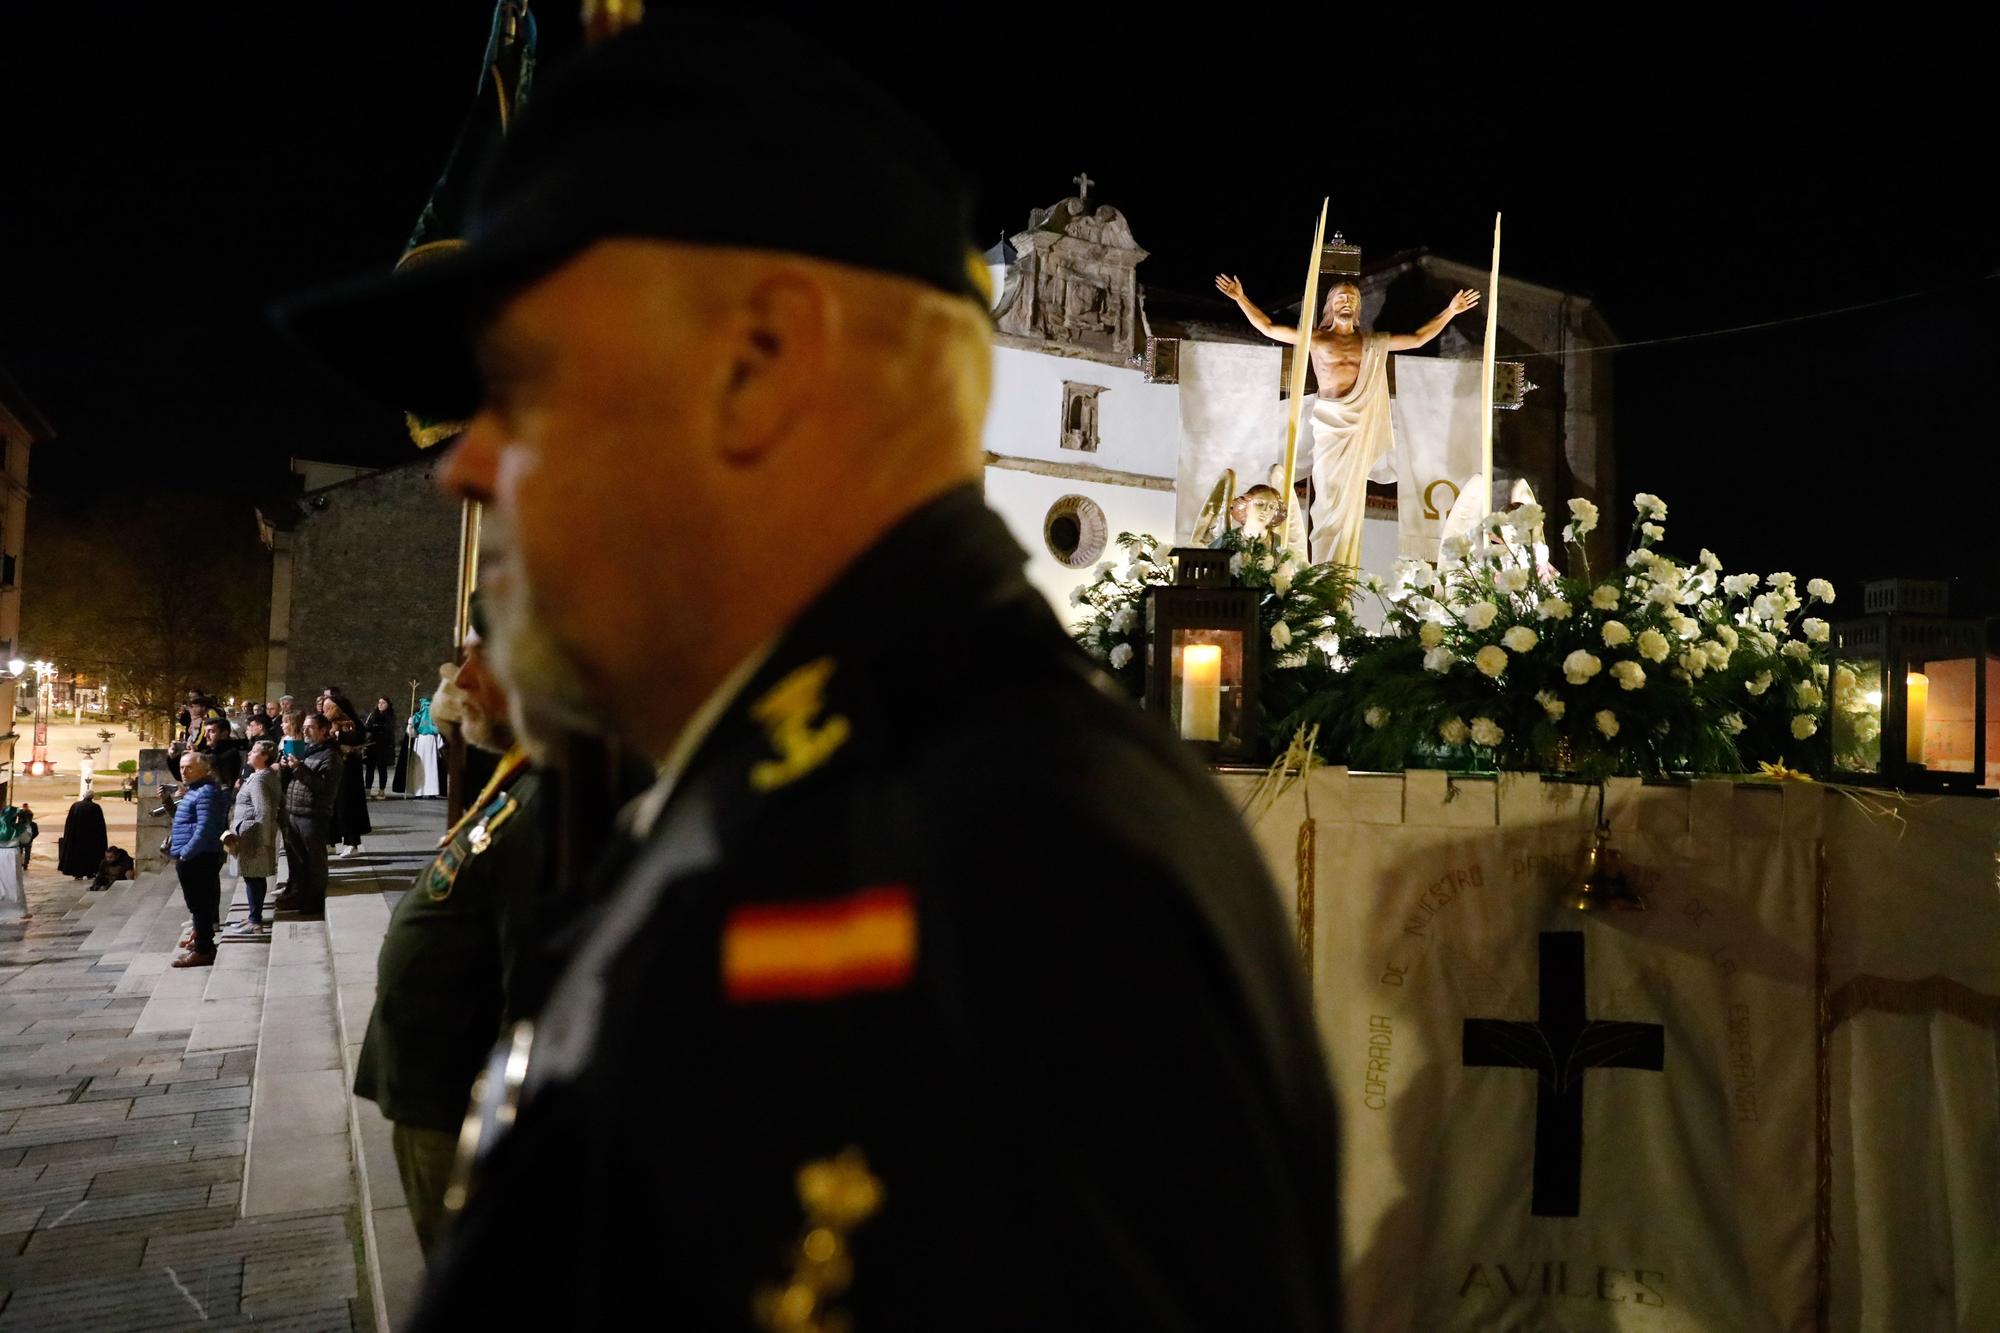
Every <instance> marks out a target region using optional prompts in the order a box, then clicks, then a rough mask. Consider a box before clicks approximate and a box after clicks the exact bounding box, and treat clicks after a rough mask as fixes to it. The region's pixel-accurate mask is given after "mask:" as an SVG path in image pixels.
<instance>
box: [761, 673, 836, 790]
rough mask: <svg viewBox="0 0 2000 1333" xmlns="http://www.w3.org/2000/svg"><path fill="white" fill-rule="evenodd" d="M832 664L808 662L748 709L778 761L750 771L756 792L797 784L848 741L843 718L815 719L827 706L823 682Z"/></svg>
mask: <svg viewBox="0 0 2000 1333" xmlns="http://www.w3.org/2000/svg"><path fill="white" fill-rule="evenodd" d="M835 665H836V664H835V662H834V660H833V659H832V658H831V657H822V658H820V659H819V660H818V661H816V662H808V663H807V664H806V665H804V666H802V667H800V668H799V669H798V670H796V671H794V672H792V673H791V674H789V675H787V676H786V677H785V678H784V679H783V680H781V681H779V682H778V683H777V684H776V685H773V686H772V687H771V689H770V691H769V692H768V693H766V694H765V695H764V697H763V698H761V699H759V700H758V701H757V702H756V703H755V704H753V705H752V706H751V709H750V716H752V717H754V718H756V719H757V721H758V722H759V723H760V724H762V726H763V728H764V734H765V736H766V737H767V738H769V740H770V742H771V748H772V749H773V750H776V751H777V752H778V757H777V758H776V759H767V760H765V761H764V762H763V763H760V764H758V765H756V766H755V767H754V768H752V769H751V770H750V786H751V787H752V788H754V789H755V790H757V791H776V790H777V789H778V788H780V787H783V786H786V785H788V784H790V783H793V782H797V781H798V780H799V779H800V778H802V777H804V776H805V775H806V774H808V773H810V772H812V771H813V770H814V769H816V768H818V767H819V766H820V765H821V764H823V763H825V762H826V761H827V760H828V759H829V758H831V757H832V756H833V752H834V751H836V750H838V749H839V748H840V747H841V746H842V745H844V744H846V743H847V737H848V733H849V732H850V731H851V730H852V728H851V727H850V726H849V724H848V721H847V719H846V718H844V717H837V716H836V717H829V718H827V719H826V720H825V721H817V720H816V719H818V718H819V716H820V714H821V712H823V711H824V710H825V708H826V683H827V681H829V680H831V679H832V678H833V672H834V667H835Z"/></svg>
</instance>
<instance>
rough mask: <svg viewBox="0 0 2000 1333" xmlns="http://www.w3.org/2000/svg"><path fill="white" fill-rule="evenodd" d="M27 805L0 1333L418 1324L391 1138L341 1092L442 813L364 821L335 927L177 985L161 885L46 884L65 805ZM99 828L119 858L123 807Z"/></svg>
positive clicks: (380, 807)
mask: <svg viewBox="0 0 2000 1333" xmlns="http://www.w3.org/2000/svg"><path fill="white" fill-rule="evenodd" d="M121 757H123V756H121ZM72 781H73V779H72ZM73 797H74V788H73V787H72V788H71V790H70V792H69V793H68V798H73ZM31 799H32V800H33V801H34V804H35V807H36V811H37V814H38V816H39V817H40V821H41V825H42V830H43V834H42V839H41V841H40V842H39V843H38V845H37V849H36V853H37V854H36V857H35V863H34V865H33V866H32V867H31V871H30V877H29V884H28V906H29V911H30V913H31V916H30V919H28V920H26V921H21V922H5V923H0V1333H12V1331H13V1330H17V1329H77V1330H91V1331H92V1333H117V1331H118V1330H139V1329H179V1328H196V1327H202V1328H210V1327H244V1328H259V1329H292V1330H301V1331H304V1330H335V1329H338V1330H349V1329H355V1330H361V1329H374V1328H377V1327H378V1326H379V1323H378V1321H379V1320H381V1319H382V1318H384V1317H385V1316H386V1317H387V1318H389V1319H394V1318H395V1317H396V1316H397V1315H399V1314H400V1313H402V1312H403V1311H405V1310H407V1308H408V1305H409V1302H410V1299H411V1296H412V1295H413V1293H414V1291H415V1289H416V1284H417V1281H418V1279H419V1277H420V1275H421V1263H420V1260H419V1259H418V1258H417V1250H416V1242H415V1238H414V1235H413V1234H411V1232H410V1228H409V1221H408V1217H407V1214H406V1212H404V1210H403V1208H402V1198H401V1191H400V1187H399V1186H398V1185H397V1183H396V1174H395V1168H394V1163H393V1160H391V1158H390V1156H389V1147H388V1127H387V1124H386V1122H384V1121H382V1119H381V1117H380V1116H379V1115H378V1114H376V1113H375V1111H374V1108H373V1106H372V1105H371V1104H369V1103H365V1102H363V1103H355V1102H354V1101H353V1100H352V1099H351V1098H350V1097H349V1096H348V1093H347V1089H348V1087H349V1086H350V1084H351V1078H352V1071H353V1057H354V1054H355V1052H356V1051H357V1050H358V1047H359V1043H360V1041H361V1035H362V1032H363V1030H364V1029H365V1025H366V1023H367V1017H368V1009H369V1006H370V1005H372V1003H373V1000H374V965H375V950H376V949H377V948H378V947H379V945H380V941H381V937H382V931H383V929H384V927H386V925H387V923H388V918H389V911H390V909H391V907H392V906H393V905H394V902H395V900H396V899H397V898H398V897H400V895H401V894H402V893H403V891H404V890H405V889H406V888H407V887H408V885H409V883H410V880H411V877H412V876H413V875H414V874H415V872H416V871H417V869H418V868H419V867H420V866H421V865H423V864H424V863H425V862H426V861H427V860H428V859H429V856H430V854H431V850H432V849H433V848H434V846H435V844H436V841H437V837H438V835H439V833H440V832H441V831H442V828H443V822H444V806H443V802H441V801H402V800H395V799H391V800H385V801H376V802H371V803H370V805H369V813H370V815H371V816H372V817H373V819H374V821H375V825H376V832H375V833H374V834H373V835H372V836H370V837H369V838H368V839H367V840H366V851H365V852H364V853H363V854H362V855H360V856H356V857H352V858H349V859H346V860H335V861H333V862H332V863H331V866H332V883H331V888H330V893H329V899H328V905H327V919H326V920H325V921H323V922H320V921H293V920H286V919H281V920H280V922H279V924H278V926H277V928H276V929H275V930H274V931H273V933H272V937H271V939H270V941H269V943H241V942H231V943H225V944H223V945H222V946H221V947H220V949H219V951H218V956H217V960H216V964H215V966H214V967H211V968H193V969H185V970H179V971H176V970H174V969H171V968H169V967H168V966H167V964H168V961H169V959H170V958H171V957H172V955H173V953H174V948H175V942H176V939H177V937H178V935H179V933H180V930H181V927H182V922H183V921H184V920H185V919H186V913H185V911H184V909H183V907H182V904H181V901H180V894H179V890H178V886H177V884H176V882H175V880H174V878H173V874H172V871H171V870H168V871H166V872H163V873H155V874H150V875H144V876H141V877H140V878H139V879H137V880H133V881H127V882H125V883H122V884H118V885H115V886H113V887H112V888H111V889H109V890H107V891H105V892H102V893H92V892H89V891H88V888H87V885H86V884H84V883H77V882H75V881H72V880H70V879H67V878H64V877H60V876H57V875H55V873H54V863H55V838H56V835H57V834H58V833H59V832H60V830H61V823H62V816H61V810H62V809H63V808H64V806H66V804H67V799H65V800H63V801H60V802H58V801H56V800H53V799H51V800H48V801H47V804H44V798H43V797H42V796H40V795H39V794H37V795H35V796H34V797H32V798H31ZM105 806H106V814H107V815H108V816H109V817H110V820H109V822H110V829H111V841H112V843H113V844H117V845H123V846H126V847H128V848H130V847H131V846H132V842H131V839H132V837H133V834H132V819H133V813H132V812H133V809H134V807H131V806H127V805H125V803H124V802H121V801H117V800H115V799H114V800H111V801H107V802H106V803H105ZM224 891H225V893H236V895H237V899H236V902H235V905H234V907H233V909H232V912H231V915H232V917H234V918H236V919H241V917H242V915H243V913H244V910H245V908H244V904H243V902H242V900H241V897H240V886H238V885H237V884H236V883H235V882H234V881H233V880H229V879H225V880H224Z"/></svg>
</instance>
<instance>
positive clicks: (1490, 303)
mask: <svg viewBox="0 0 2000 1333" xmlns="http://www.w3.org/2000/svg"><path fill="white" fill-rule="evenodd" d="M1499 345H1500V215H1499V214H1498V213H1495V214H1494V215H1493V272H1492V276H1491V277H1490V278H1489V279H1488V280H1487V283H1486V348H1485V353H1484V361H1485V365H1484V369H1483V373H1482V374H1481V375H1480V377H1479V406H1480V413H1479V477H1480V484H1481V485H1483V486H1484V487H1485V488H1486V501H1485V503H1484V505H1482V506H1481V508H1480V511H1479V512H1480V514H1481V515H1482V516H1483V515H1486V514H1490V513H1492V512H1493V370H1494V364H1495V361H1494V357H1495V353H1496V352H1497V351H1498V349H1499Z"/></svg>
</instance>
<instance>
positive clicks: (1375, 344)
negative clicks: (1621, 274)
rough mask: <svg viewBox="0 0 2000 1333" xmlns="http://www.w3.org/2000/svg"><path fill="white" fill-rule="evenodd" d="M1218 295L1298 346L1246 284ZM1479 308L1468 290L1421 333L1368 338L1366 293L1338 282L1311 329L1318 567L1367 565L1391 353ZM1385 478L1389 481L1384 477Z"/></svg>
mask: <svg viewBox="0 0 2000 1333" xmlns="http://www.w3.org/2000/svg"><path fill="white" fill-rule="evenodd" d="M1215 286H1216V290H1218V291H1220V292H1221V293H1222V294H1223V295H1224V296H1227V297H1228V298H1229V299H1230V300H1232V301H1234V302H1236V304H1237V306H1238V307H1239V308H1240V309H1241V310H1242V311H1243V314H1244V316H1245V317H1246V318H1248V319H1249V321H1250V323H1251V324H1252V325H1253V326H1255V328H1256V329H1257V331H1258V332H1259V333H1261V334H1263V335H1264V336H1265V337H1266V338H1270V339H1272V340H1273V341H1276V342H1281V343H1292V344H1296V343H1297V342H1298V340H1299V335H1298V330H1297V329H1293V328H1286V327H1285V326H1284V325H1282V324H1274V323H1272V322H1271V319H1270V316H1268V315H1266V314H1265V313H1264V312H1263V311H1261V310H1259V309H1258V308H1257V307H1256V306H1255V305H1253V304H1251V301H1250V298H1249V297H1247V296H1245V295H1244V294H1243V284H1242V283H1240V282H1238V281H1237V280H1236V279H1235V278H1233V277H1230V276H1229V275H1228V274H1224V275H1222V276H1220V277H1218V278H1217V279H1216V280H1215ZM1478 304H1479V293H1478V292H1476V291H1472V290H1471V289H1469V288H1468V289H1467V290H1465V291H1461V292H1460V293H1458V295H1456V296H1454V297H1452V298H1451V300H1450V302H1448V303H1447V304H1446V305H1445V308H1444V309H1443V310H1440V311H1439V312H1438V313H1437V314H1436V315H1434V316H1433V317H1432V318H1431V319H1430V320H1429V321H1427V322H1426V323H1425V324H1424V326H1423V327H1422V328H1420V329H1418V330H1417V331H1416V332H1415V333H1372V332H1371V333H1365V334H1364V333H1362V332H1361V327H1360V324H1361V289H1360V288H1359V287H1358V286H1356V285H1355V284H1354V283H1353V282H1351V281H1349V280H1348V279H1346V278H1339V279H1336V280H1335V281H1334V284H1333V286H1332V287H1331V288H1329V289H1328V291H1327V294H1326V304H1325V305H1324V306H1322V307H1321V309H1320V319H1319V324H1318V325H1317V326H1316V327H1315V328H1314V329H1313V331H1312V338H1311V343H1312V345H1311V347H1310V348H1309V349H1308V353H1309V355H1311V357H1312V367H1313V375H1314V377H1315V378H1317V379H1318V381H1319V398H1318V401H1317V402H1316V403H1315V404H1314V405H1313V414H1312V428H1313V449H1312V479H1313V505H1312V535H1311V538H1310V545H1311V548H1312V558H1313V559H1314V560H1315V561H1328V560H1330V561H1333V562H1335V563H1337V564H1342V565H1347V566H1349V567H1350V568H1358V567H1359V566H1360V564H1361V520H1362V514H1363V511H1364V509H1365V508H1366V506H1367V502H1368V481H1369V475H1370V474H1371V473H1373V472H1375V471H1377V469H1379V468H1381V467H1382V466H1383V465H1384V463H1385V461H1386V460H1387V458H1388V455H1389V445H1390V441H1391V436H1390V432H1389V354H1390V353H1391V352H1407V351H1409V350H1410V349H1411V348H1415V347H1422V346H1423V345H1424V344H1425V343H1427V342H1429V341H1430V340H1431V339H1433V338H1435V337H1437V336H1438V334H1440V333H1442V332H1444V326H1445V325H1447V324H1449V323H1451V321H1452V319H1453V318H1454V317H1456V316H1458V315H1461V314H1463V313H1465V312H1466V311H1468V310H1470V309H1472V308H1473V307H1474V306H1476V305H1478ZM1382 480H1385V481H1387V480H1390V477H1388V476H1384V477H1383V478H1382Z"/></svg>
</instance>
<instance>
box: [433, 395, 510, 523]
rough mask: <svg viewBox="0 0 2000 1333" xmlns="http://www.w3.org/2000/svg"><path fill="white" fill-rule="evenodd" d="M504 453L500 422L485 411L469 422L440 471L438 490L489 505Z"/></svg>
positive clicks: (450, 450) (493, 415)
mask: <svg viewBox="0 0 2000 1333" xmlns="http://www.w3.org/2000/svg"><path fill="white" fill-rule="evenodd" d="M499 453H500V423H499V419H498V418H497V417H496V416H495V414H494V413H492V412H488V411H485V410H481V411H480V412H479V413H477V414H476V415H475V416H474V417H473V418H472V420H471V421H470V422H468V423H466V427H465V433H464V434H462V435H460V436H459V437H458V439H457V440H456V441H455V442H454V443H453V444H452V446H451V448H450V449H449V450H448V451H447V452H446V454H445V457H444V466H443V467H442V468H440V469H439V470H438V488H439V489H440V490H442V491H444V493H445V494H447V495H452V496H457V497H458V498H459V499H462V500H474V501H477V502H478V503H480V504H485V503H486V502H487V501H489V500H491V499H492V498H493V475H494V467H495V464H496V462H497V461H498V458H499Z"/></svg>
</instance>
